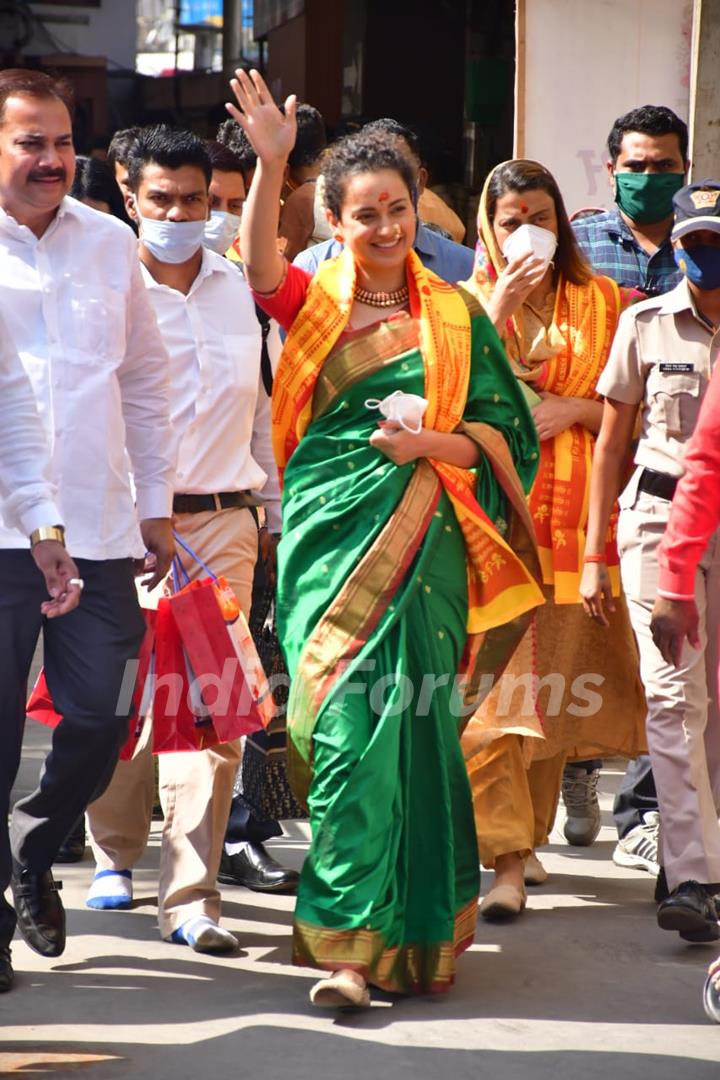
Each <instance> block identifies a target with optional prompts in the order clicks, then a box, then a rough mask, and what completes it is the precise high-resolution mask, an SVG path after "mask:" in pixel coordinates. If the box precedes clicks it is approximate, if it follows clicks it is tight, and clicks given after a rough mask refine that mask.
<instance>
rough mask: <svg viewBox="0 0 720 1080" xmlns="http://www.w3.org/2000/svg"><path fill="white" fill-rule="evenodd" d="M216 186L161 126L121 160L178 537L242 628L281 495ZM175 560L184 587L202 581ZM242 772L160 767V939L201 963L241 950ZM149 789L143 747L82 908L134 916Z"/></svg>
mask: <svg viewBox="0 0 720 1080" xmlns="http://www.w3.org/2000/svg"><path fill="white" fill-rule="evenodd" d="M211 175H212V170H211V163H210V158H209V156H208V153H207V150H206V148H205V146H204V144H203V142H202V140H200V139H198V138H197V137H196V136H195V135H192V134H191V133H190V132H184V131H177V130H173V129H171V128H168V127H164V126H159V127H153V128H146V129H144V130H143V131H141V132H140V133H139V134H138V136H137V138H136V139H135V142H134V143H133V146H132V148H131V151H130V158H129V169H128V186H129V189H130V192H131V195H130V197H129V199H128V206H129V209H130V212H131V214H132V215H133V216H134V217H135V219H136V220H137V221H138V223H139V225H140V259H141V262H142V265H143V276H144V280H145V285H146V287H147V291H148V296H149V298H150V301H151V303H152V305H153V307H154V309H155V313H156V315H157V319H158V325H159V326H160V332H161V333H162V335H163V338H164V340H165V344H166V346H167V349H168V352H169V354H170V372H171V414H172V418H173V423H174V425H175V428H176V431H177V433H178V436H179V456H178V472H177V481H176V494H175V499H174V503H173V508H174V512H175V527H176V529H177V531H178V533H179V534H180V535H181V537H182V539H183V540H185V541H186V542H187V543H188V544H189V546H190V547H191V548H192V549H193V550H194V551H195V552H196V553H197V554H198V555H199V556H200V558H202V559H203V560H204V561H205V562H206V563H207V564H208V565H209V566H210V567H211V569H212V570H213V571H214V572H215V573H217V574H219V575H220V574H221V575H223V576H224V577H225V578H226V579H227V580H228V582H229V584H230V586H231V588H232V589H233V591H234V592H235V594H236V596H237V598H238V600H239V602H240V606H241V607H242V609H243V611H244V613H245V614H246V616H249V614H250V603H251V596H252V584H253V574H254V570H255V563H256V561H257V551H258V535H257V524H256V516H255V513H254V512H253V510H254V507H255V505H257V503H258V502H259V499H258V498H257V497H256V496H255V495H254V494H253V493H254V492H257V491H258V490H260V489H262V492H263V496H264V499H265V506H266V512H267V515H268V519H269V521H270V522H271V524H272V527H273V528H275V529H279V516H280V495H279V487H278V481H277V471H276V468H275V461H274V458H273V453H272V446H271V440H270V402H269V399H268V398H267V396H266V395H265V394H263V393H259V389H260V344H261V338H260V326H259V324H258V321H257V319H256V317H255V308H254V303H253V300H252V297H251V294H250V290H249V288H248V287H247V285H246V283H245V281H244V279H243V278H242V276H241V275H240V274H239V273H238V270H237V268H236V267H234V266H232V264H230V263H229V262H228V261H227V260H225V259H224V258H223V257H222V256H221V255H218V254H216V253H215V252H214V251H212V250H210V249H209V248H207V247H203V240H204V235H205V226H206V223H207V220H208V216H209V205H210V204H209V194H208V189H209V185H210V180H211ZM251 508H253V509H251ZM179 554H180V555H181V556H182V561H183V563H184V566H185V568H186V570H187V572H188V574H189V576H190V577H191V578H196V577H201V576H203V575H204V570H203V568H202V567H201V566H200V565H199V564H197V563H193V561H192V559H190V558H189V556H188V555H187V554H185V553H183V552H182V551H181V552H180V553H179ZM239 760H240V745H239V740H237V741H235V742H232V743H227V744H224V745H223V744H221V745H219V746H215V747H213V748H211V749H208V750H199V751H196V752H185V753H169V754H160V755H159V784H160V800H161V803H162V806H163V812H164V815H165V822H164V827H163V840H162V848H161V855H160V881H159V889H158V921H159V924H160V933H161V936H162V937H163V939H165V940H169V941H173V942H175V943H177V944H187V945H190V946H191V947H192V948H193V949H196V950H197V951H201V952H228V951H231V950H233V949H235V948H236V947H237V942H236V939H235V937H234V936H233V935H232V934H231V933H230V932H229V931H227V930H224V929H222V928H221V927H220V926H219V925H218V919H219V916H220V894H219V892H218V890H217V887H216V877H217V872H218V867H219V863H220V854H221V849H222V843H223V835H224V832H225V826H226V823H227V817H228V812H229V808H230V800H231V797H232V788H233V781H234V778H235V772H236V770H237V765H238V762H239ZM152 788H153V769H152V760H151V757H150V753H149V747H148V745H147V742H146V743H145V744H144V745H142V746H141V748H140V750H139V752H138V753H137V754H136V756H135V758H134V759H133V761H131V762H120V764H119V765H118V768H117V770H116V774H115V777H114V779H113V782H112V784H111V785H110V787H109V788H108V790H107V791H106V793H105V795H104V796H103V797H102V798H101V799H100V800H98V802H97V803H94V804H93V805H92V806H91V807H90V808H89V811H88V825H89V833H90V842H91V844H92V848H93V853H94V855H95V860H96V863H97V874H96V878H95V880H94V881H93V884H92V886H91V888H90V892H89V894H88V899H87V903H88V906H90V907H95V908H105V909H106V908H114V909H117V908H119V907H127V906H129V904H130V901H131V899H132V868H133V866H134V864H135V863H136V861H137V859H138V858H139V856H140V854H141V852H142V850H143V848H144V846H145V841H146V838H147V833H148V829H149V826H150V810H151V808H152Z"/></svg>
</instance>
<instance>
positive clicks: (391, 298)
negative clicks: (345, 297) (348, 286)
mask: <svg viewBox="0 0 720 1080" xmlns="http://www.w3.org/2000/svg"><path fill="white" fill-rule="evenodd" d="M409 295H410V294H409V291H408V287H407V285H403V286H402V288H400V289H393V290H392V291H391V292H372V291H371V290H370V289H363V288H361V286H360V285H356V286H355V299H356V300H357V301H359V303H361V304H367V305H368V306H369V307H378V308H387V307H397V306H398V305H400V304H407V302H408V297H409Z"/></svg>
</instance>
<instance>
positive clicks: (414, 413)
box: [365, 390, 428, 435]
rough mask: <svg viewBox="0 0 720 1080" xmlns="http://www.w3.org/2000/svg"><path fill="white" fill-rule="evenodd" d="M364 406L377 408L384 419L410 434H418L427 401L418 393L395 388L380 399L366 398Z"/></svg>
mask: <svg viewBox="0 0 720 1080" xmlns="http://www.w3.org/2000/svg"><path fill="white" fill-rule="evenodd" d="M365 407H366V408H367V409H379V410H380V412H381V413H382V414H383V416H384V417H385V419H386V420H393V421H394V422H395V423H396V424H399V425H400V427H402V428H405V430H406V431H409V432H410V434H411V435H419V434H420V432H421V431H422V421H423V416H424V415H425V412H426V410H427V407H428V403H427V401H426V399H425V398H424V397H420V396H419V394H406V393H405V392H404V391H403V390H395V391H394V392H393V393H392V394H388V396H387V397H386V398H383V399H382V401H380V400H379V399H378V398H368V399H367V401H366V402H365Z"/></svg>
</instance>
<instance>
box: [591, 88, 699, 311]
mask: <svg viewBox="0 0 720 1080" xmlns="http://www.w3.org/2000/svg"><path fill="white" fill-rule="evenodd" d="M607 145H608V153H609V160H608V162H607V170H608V174H609V177H610V183H611V185H612V189H613V194H614V197H615V203H616V207H617V208H616V209H612V210H607V211H606V212H605V213H602V214H596V215H595V216H594V217H585V218H582V219H581V220H579V221H576V222H573V229H574V231H575V237H576V239H577V241H578V243H579V245H580V247H581V249H582V251H583V254H584V255H585V256H586V258H587V259H588V260H589V262H590V263H591V265H592V267H593V270H594V271H595V273H597V274H606V275H607V276H608V277H611V278H614V279H615V281H617V283H618V284H619V285H623V286H626V287H628V288H635V289H640V290H641V291H642V292H644V293H646V295H648V296H658V295H660V294H661V293H665V292H668V291H669V290H670V289H672V288H674V287H675V285H677V284H678V282H679V281H680V277H681V275H680V274H679V272H678V269H677V266H676V265H675V260H674V258H673V251H672V245H671V244H670V230H671V228H672V222H673V206H672V198H673V195H674V194H675V192H676V191H679V190H680V188H681V187H682V186H683V184H684V183H685V182H686V181H685V174H686V172H687V168H688V164H689V163H688V160H687V147H688V130H687V125H686V124H684V123H683V121H682V120H681V119H680V117H679V116H676V115H675V113H674V112H672V110H671V109H668V108H666V107H665V106H662V105H643V106H641V107H640V108H639V109H633V110H632V111H631V112H629V113H626V114H625V115H624V116H621V117H619V118H618V119H617V120H616V121H615V123H614V124H613V126H612V130H611V132H610V134H609V136H608V143H607Z"/></svg>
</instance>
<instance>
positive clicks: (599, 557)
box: [583, 555, 607, 563]
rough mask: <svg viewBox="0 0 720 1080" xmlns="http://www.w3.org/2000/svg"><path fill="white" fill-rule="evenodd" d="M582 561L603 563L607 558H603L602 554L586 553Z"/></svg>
mask: <svg viewBox="0 0 720 1080" xmlns="http://www.w3.org/2000/svg"><path fill="white" fill-rule="evenodd" d="M583 562H586V563H604V562H607V559H606V558H605V556H604V555H586V556H585V558H584V559H583Z"/></svg>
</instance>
